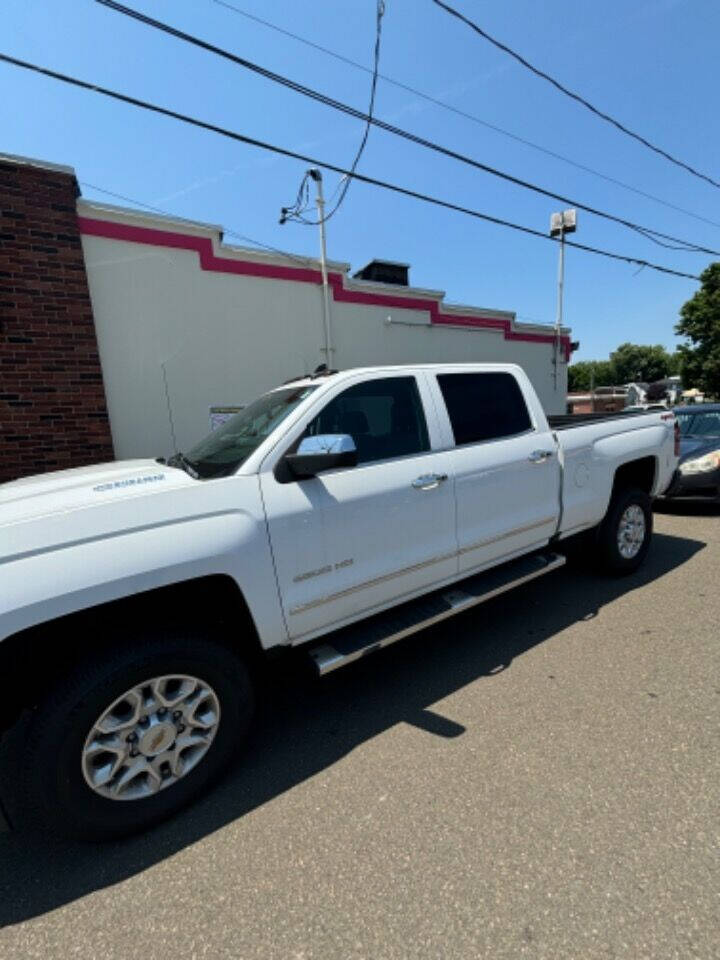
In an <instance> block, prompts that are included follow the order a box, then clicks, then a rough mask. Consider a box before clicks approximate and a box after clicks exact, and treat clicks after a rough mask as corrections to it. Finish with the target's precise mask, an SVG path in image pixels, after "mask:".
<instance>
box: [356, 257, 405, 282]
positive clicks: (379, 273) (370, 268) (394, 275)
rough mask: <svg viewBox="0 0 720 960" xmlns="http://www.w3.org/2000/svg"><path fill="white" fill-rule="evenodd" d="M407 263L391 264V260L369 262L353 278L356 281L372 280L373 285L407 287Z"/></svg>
mask: <svg viewBox="0 0 720 960" xmlns="http://www.w3.org/2000/svg"><path fill="white" fill-rule="evenodd" d="M409 271H410V264H409V263H393V262H392V260H371V261H370V263H369V264H368V265H367V266H366V267H363V268H362V270H358V272H357V273H354V274H353V276H354V277H355V278H356V279H357V280H373V281H375V283H394V284H395V285H396V286H398V287H407V286H408V285H409V283H410V280H409V277H408V274H409Z"/></svg>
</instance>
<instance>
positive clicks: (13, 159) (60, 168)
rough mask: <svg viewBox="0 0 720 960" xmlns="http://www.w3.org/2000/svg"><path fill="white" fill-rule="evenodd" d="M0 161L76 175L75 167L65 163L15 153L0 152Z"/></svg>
mask: <svg viewBox="0 0 720 960" xmlns="http://www.w3.org/2000/svg"><path fill="white" fill-rule="evenodd" d="M0 163H15V164H17V165H18V166H19V167H37V168H38V169H40V170H52V171H53V173H67V174H69V175H70V176H73V177H74V176H75V168H74V167H68V166H67V165H66V164H64V163H49V162H48V161H47V160H37V159H36V158H35V157H21V156H20V155H19V154H14V153H0Z"/></svg>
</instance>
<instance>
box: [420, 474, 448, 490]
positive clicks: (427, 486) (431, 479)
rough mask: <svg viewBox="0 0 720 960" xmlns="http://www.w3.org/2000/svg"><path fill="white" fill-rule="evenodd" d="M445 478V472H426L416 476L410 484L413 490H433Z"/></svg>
mask: <svg viewBox="0 0 720 960" xmlns="http://www.w3.org/2000/svg"><path fill="white" fill-rule="evenodd" d="M447 478H448V475H447V474H446V473H426V474H424V475H423V476H422V477H416V478H415V479H414V480H413V482H412V485H413V487H414V489H415V490H434V489H435V488H436V487H439V486H440V484H441V483H442V482H443V481H444V480H447Z"/></svg>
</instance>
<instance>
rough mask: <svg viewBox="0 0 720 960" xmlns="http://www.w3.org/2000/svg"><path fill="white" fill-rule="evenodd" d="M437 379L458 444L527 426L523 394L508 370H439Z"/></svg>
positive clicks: (518, 430)
mask: <svg viewBox="0 0 720 960" xmlns="http://www.w3.org/2000/svg"><path fill="white" fill-rule="evenodd" d="M437 379H438V383H439V384H440V389H441V391H442V395H443V398H444V400H445V405H446V407H447V410H448V414H449V415H450V423H451V424H452V428H453V434H454V435H455V443H456V444H457V445H458V446H460V445H461V444H463V443H479V442H480V441H481V440H495V439H498V438H500V437H512V436H513V435H514V434H516V433H524V432H525V431H526V430H529V429H530V428H531V426H532V424H531V422H530V416H529V414H528V410H527V407H526V405H525V398H524V397H523V395H522V392H521V390H520V387H519V386H518V383H517V381H516V379H515V377H513V376H512V375H511V374H509V373H442V374H440V375H439V376H438V378H437Z"/></svg>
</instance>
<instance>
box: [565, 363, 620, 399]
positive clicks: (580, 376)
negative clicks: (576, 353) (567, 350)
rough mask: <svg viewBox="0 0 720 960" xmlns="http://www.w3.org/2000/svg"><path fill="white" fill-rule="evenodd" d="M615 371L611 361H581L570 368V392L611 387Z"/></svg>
mask: <svg viewBox="0 0 720 960" xmlns="http://www.w3.org/2000/svg"><path fill="white" fill-rule="evenodd" d="M614 383H615V370H614V368H613V365H612V364H611V363H610V361H609V360H581V361H580V362H579V363H573V364H571V366H569V367H568V390H570V391H575V392H577V391H582V390H589V389H590V388H591V387H592V386H595V387H611V386H612V385H613V384H614Z"/></svg>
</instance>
